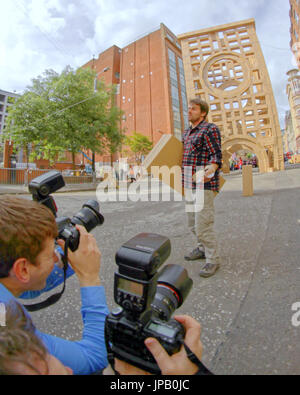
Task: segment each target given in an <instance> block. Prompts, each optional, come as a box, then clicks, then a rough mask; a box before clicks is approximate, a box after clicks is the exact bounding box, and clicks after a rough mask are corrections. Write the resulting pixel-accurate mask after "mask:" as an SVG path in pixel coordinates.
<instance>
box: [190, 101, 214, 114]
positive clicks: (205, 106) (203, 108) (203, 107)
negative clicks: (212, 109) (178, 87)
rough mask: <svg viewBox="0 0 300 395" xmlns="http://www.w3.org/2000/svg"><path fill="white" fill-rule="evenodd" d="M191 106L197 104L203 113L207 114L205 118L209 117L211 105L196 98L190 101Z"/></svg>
mask: <svg viewBox="0 0 300 395" xmlns="http://www.w3.org/2000/svg"><path fill="white" fill-rule="evenodd" d="M190 104H196V105H197V106H199V107H200V110H201V112H205V113H206V115H205V118H206V117H207V115H208V113H209V105H208V104H207V103H206V101H204V100H202V99H199V98H195V99H192V100H190Z"/></svg>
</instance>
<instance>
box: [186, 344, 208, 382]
mask: <svg viewBox="0 0 300 395" xmlns="http://www.w3.org/2000/svg"><path fill="white" fill-rule="evenodd" d="M183 346H184V349H185V351H186V354H187V357H188V359H189V360H190V361H191V362H192V363H194V364H195V365H197V366H198V369H199V370H198V372H197V373H195V375H197V376H214V374H213V373H212V372H211V371H210V370H208V369H207V367H205V366H204V365H203V363H202V362H201V361H200V359H198V357H197V356H196V355H195V354H194V353H193V351H192V350H191V349H190V348H189V347H188V346H187V345H186V344H185V343H183Z"/></svg>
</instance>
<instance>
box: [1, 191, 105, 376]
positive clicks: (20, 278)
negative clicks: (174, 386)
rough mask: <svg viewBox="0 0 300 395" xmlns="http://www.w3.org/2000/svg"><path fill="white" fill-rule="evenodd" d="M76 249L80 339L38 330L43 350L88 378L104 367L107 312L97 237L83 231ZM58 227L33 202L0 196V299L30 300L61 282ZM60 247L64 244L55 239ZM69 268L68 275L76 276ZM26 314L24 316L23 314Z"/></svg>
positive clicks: (74, 266) (70, 256) (73, 255)
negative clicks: (80, 321) (57, 249)
mask: <svg viewBox="0 0 300 395" xmlns="http://www.w3.org/2000/svg"><path fill="white" fill-rule="evenodd" d="M76 227H77V229H78V230H79V232H80V243H79V247H78V249H77V250H76V251H75V252H71V251H69V254H68V261H69V263H70V265H71V266H72V269H73V270H74V272H75V274H76V276H77V278H78V280H79V283H80V289H81V302H82V307H81V314H82V319H83V325H84V328H83V335H82V339H81V340H80V341H68V340H64V339H62V338H58V337H55V336H51V335H47V334H45V333H42V332H40V331H38V330H36V331H35V333H36V335H37V336H38V337H39V338H40V339H41V340H42V342H43V344H44V345H45V347H46V349H47V352H48V353H49V354H50V355H53V356H54V357H56V358H57V359H58V360H59V361H60V362H61V363H62V364H63V365H65V366H68V367H69V368H71V369H72V371H73V372H74V373H75V374H91V373H94V372H96V371H99V370H102V369H103V368H105V367H106V366H107V353H106V348H105V340H104V326H105V318H106V315H107V314H108V309H107V305H106V300H105V293H104V288H103V287H102V286H101V285H100V277H99V271H100V262H101V253H100V251H99V249H98V247H97V244H96V240H95V238H94V237H93V236H92V235H91V234H89V233H88V232H87V231H86V230H85V228H84V227H82V226H76ZM57 234H58V232H57V225H56V222H55V218H54V216H53V214H52V213H51V212H50V210H48V209H47V208H46V207H45V206H43V205H41V204H38V203H37V202H34V201H31V200H27V199H20V198H17V197H10V196H1V197H0V300H1V301H2V302H9V301H10V300H14V299H16V298H19V297H23V298H28V297H34V296H37V295H39V294H40V293H41V290H43V291H48V290H50V289H52V288H54V287H56V286H57V285H58V284H59V283H60V282H62V276H61V274H62V273H63V271H62V269H61V268H60V267H59V264H58V257H57V254H56V251H55V250H56V247H55V238H56V237H57ZM59 244H60V246H61V247H64V242H63V241H59ZM72 269H70V268H69V269H68V271H67V276H70V275H72V274H73V273H74V272H73V271H72ZM26 314H28V313H27V312H26Z"/></svg>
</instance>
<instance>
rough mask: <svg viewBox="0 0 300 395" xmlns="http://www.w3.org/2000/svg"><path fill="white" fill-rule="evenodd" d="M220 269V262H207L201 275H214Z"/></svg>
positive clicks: (205, 276) (206, 276)
mask: <svg viewBox="0 0 300 395" xmlns="http://www.w3.org/2000/svg"><path fill="white" fill-rule="evenodd" d="M219 269H220V264H219V263H206V264H205V265H204V267H203V269H202V270H200V273H199V276H200V277H204V278H208V277H211V276H213V275H214V274H215V273H216V272H217V270H219Z"/></svg>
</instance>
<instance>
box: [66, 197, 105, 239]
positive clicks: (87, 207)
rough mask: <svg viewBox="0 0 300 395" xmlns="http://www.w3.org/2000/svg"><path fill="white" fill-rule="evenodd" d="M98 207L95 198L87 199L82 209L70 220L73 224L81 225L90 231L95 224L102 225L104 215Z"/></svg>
mask: <svg viewBox="0 0 300 395" xmlns="http://www.w3.org/2000/svg"><path fill="white" fill-rule="evenodd" d="M99 210H100V207H99V204H98V202H97V201H96V200H89V201H88V202H86V203H85V204H84V205H83V206H82V209H81V210H80V211H79V212H78V213H77V214H76V215H74V217H73V218H72V220H71V222H72V224H73V225H75V224H78V225H83V226H84V227H85V229H86V230H87V231H88V232H90V231H91V230H93V229H94V228H95V227H96V226H98V225H102V224H103V222H104V217H103V216H102V215H101V214H100V211H99Z"/></svg>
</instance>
